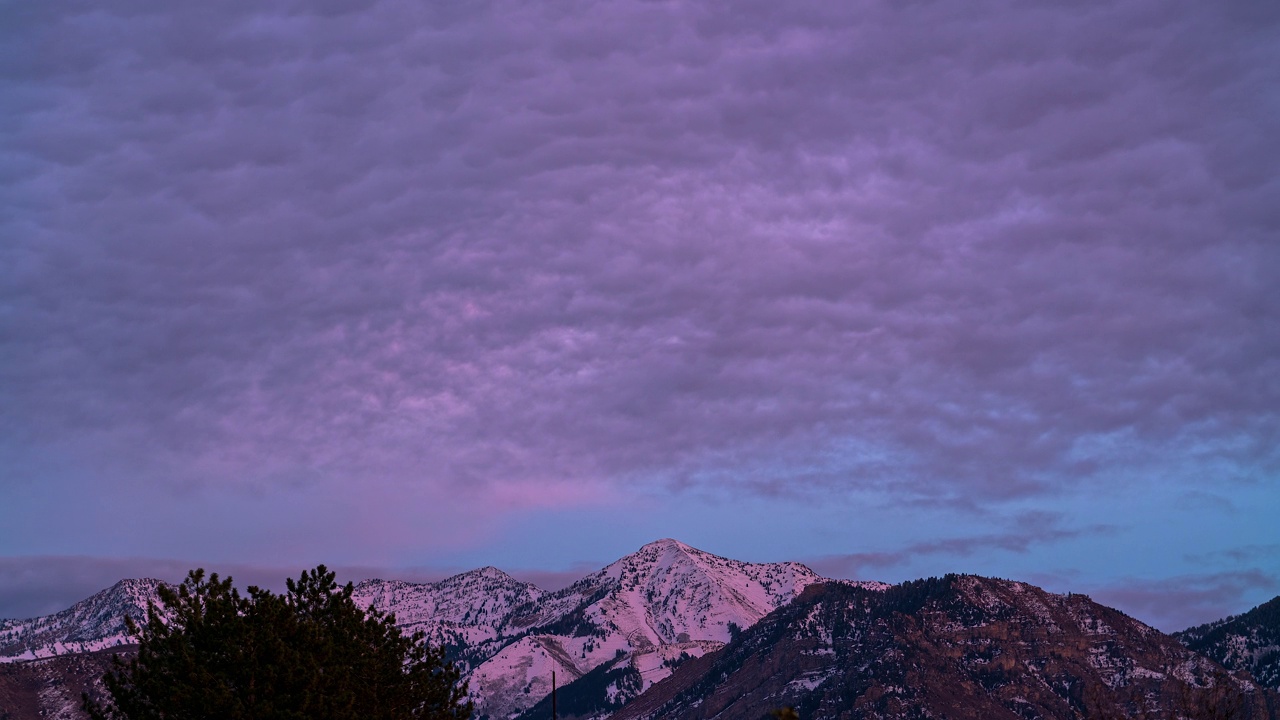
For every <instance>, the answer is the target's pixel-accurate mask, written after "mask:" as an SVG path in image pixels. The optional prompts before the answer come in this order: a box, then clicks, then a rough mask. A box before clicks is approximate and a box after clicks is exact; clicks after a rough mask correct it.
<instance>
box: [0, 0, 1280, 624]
mask: <svg viewBox="0 0 1280 720" xmlns="http://www.w3.org/2000/svg"><path fill="white" fill-rule="evenodd" d="M0 16H3V17H4V21H3V22H2V23H0V617H23V616H29V615H36V614H42V613H47V612H52V611H55V610H59V609H62V608H65V607H67V606H68V605H69V604H71V603H72V602H74V601H76V600H79V599H81V598H83V597H86V596H87V595H89V594H91V593H92V592H94V591H96V590H98V589H101V588H103V587H106V586H108V585H110V584H111V583H112V582H114V581H115V580H116V579H119V578H120V577H124V576H138V575H152V576H158V577H163V578H165V579H172V580H176V579H180V578H181V577H182V575H183V574H184V571H185V570H186V569H187V568H190V567H195V566H201V567H206V568H209V569H211V570H221V571H222V572H223V573H224V574H225V573H227V572H233V574H234V575H235V576H236V577H238V578H251V579H252V578H271V577H279V578H283V577H284V575H286V574H295V575H296V572H297V571H298V570H300V569H302V568H305V567H310V566H312V565H315V564H317V563H326V564H328V565H329V566H331V567H338V568H343V569H344V573H345V574H346V575H347V576H348V577H349V578H350V579H356V580H358V579H360V578H361V577H371V576H381V577H402V578H405V579H431V578H438V577H443V576H445V575H448V574H450V573H452V572H458V571H461V570H466V569H470V568H474V567H479V566H483V565H494V566H497V567H500V568H502V569H504V570H506V571H508V572H510V573H512V574H513V575H515V576H517V577H521V578H525V579H533V580H536V581H538V582H539V583H541V584H543V585H544V586H546V587H556V586H559V585H563V584H565V583H566V582H568V581H569V580H570V579H572V578H574V577H577V576H579V575H582V574H585V573H586V572H589V571H591V570H594V569H597V568H599V567H602V566H603V565H605V564H607V563H609V562H611V561H612V560H614V559H616V558H618V557H620V556H622V555H624V554H626V553H629V552H633V551H635V550H636V549H637V548H639V547H640V546H641V545H643V544H645V543H647V542H649V541H652V540H655V539H658V538H662V537H675V538H678V539H680V540H682V541H684V542H686V543H689V544H691V545H693V546H695V547H699V548H701V549H704V550H707V551H709V552H713V553H716V554H719V555H723V556H727V557H733V558H737V559H742V560H750V561H781V560H798V561H801V562H805V563H807V564H809V565H810V566H811V567H813V568H814V569H815V570H817V571H819V572H821V573H823V574H826V575H828V576H831V577H851V578H861V579H877V580H886V581H892V582H896V581H902V580H907V579H911V578H915V577H924V576H930V575H940V574H943V573H947V572H974V573H980V574H984V575H995V576H1000V577H1010V578H1016V579H1021V580H1027V581H1030V582H1035V583H1037V584H1040V585H1043V586H1044V587H1046V588H1048V589H1050V590H1054V591H1058V592H1066V591H1074V592H1085V593H1089V594H1091V595H1093V596H1094V597H1095V599H1098V600H1099V601H1102V602H1106V603H1108V604H1111V605H1114V606H1116V607H1119V608H1120V609H1122V610H1124V611H1125V612H1128V613H1129V614H1131V615H1133V616H1135V617H1138V618H1139V619H1142V620H1144V621H1146V622H1148V623H1151V624H1153V625H1155V626H1157V627H1160V628H1161V629H1165V630H1176V629H1181V628H1183V627H1186V626H1188V625H1191V624H1193V623H1200V622H1205V621H1208V620H1211V619H1215V618H1218V617H1221V616H1223V615H1226V614H1228V613H1239V612H1242V611H1244V610H1247V609H1248V608H1250V607H1252V606H1253V605H1256V604H1258V603H1260V602H1263V601H1265V600H1267V599H1269V598H1271V597H1273V596H1275V595H1277V594H1280V529H1277V527H1278V526H1277V522H1276V518H1277V517H1280V292H1277V290H1276V289H1277V288H1278V287H1280V5H1277V4H1276V3H1274V2H1268V1H1266V0H1221V1H1220V2H1212V3H1206V2H1199V1H1197V0H1187V1H1180V0H1110V1H1097V2H1078V3H1070V4H1057V5H1055V4H1050V3H1035V2H1006V1H1003V0H976V1H974V2H965V3H955V2H931V1H928V0H919V1H914V2H890V1H888V0H885V1H884V2H874V1H870V0H851V1H850V2H843V3H833V2H828V1H827V0H796V1H794V2H786V3H778V2H773V1H771V0H770V1H755V0H735V1H734V2H719V1H716V0H709V1H707V2H676V1H645V2H637V1H635V0H610V1H609V2H593V1H591V0H572V1H561V0H550V1H548V2H538V3H524V2H485V1H482V0H477V1H475V2H470V1H468V2H456V1H454V0H442V1H440V2H426V3H424V2H416V1H410V0H359V1H354V2H346V1H344V0H323V1H319V2H300V1H295V0H253V1H252V2H248V1H244V2H221V3H212V4H211V3H172V2H166V1H162V0H119V1H117V2H111V3H105V4H104V3H98V2H89V1H87V0H84V1H77V0H66V1H59V2H42V3H31V2H22V1H21V0H0ZM262 582H269V581H267V580H263V581H262Z"/></svg>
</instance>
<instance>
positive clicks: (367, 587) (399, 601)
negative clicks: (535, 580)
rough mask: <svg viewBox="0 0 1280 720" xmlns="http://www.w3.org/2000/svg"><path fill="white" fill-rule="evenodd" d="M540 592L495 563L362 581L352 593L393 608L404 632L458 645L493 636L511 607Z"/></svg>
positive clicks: (360, 601)
mask: <svg viewBox="0 0 1280 720" xmlns="http://www.w3.org/2000/svg"><path fill="white" fill-rule="evenodd" d="M542 595H543V591H542V590H540V589H538V587H537V586H535V585H531V584H529V583H524V582H520V581H519V580H516V579H515V578H513V577H511V576H510V575H508V574H506V573H504V572H502V571H501V570H499V569H497V568H495V567H483V568H480V569H478V570H470V571H467V572H465V573H461V574H459V575H454V576H453V577H450V578H446V579H444V580H441V581H439V582H435V583H409V582H402V581H399V580H365V581H362V582H361V583H359V584H358V585H356V586H355V588H354V591H353V592H352V598H353V599H354V600H355V601H356V605H358V606H360V607H362V608H364V607H369V606H370V605H372V606H374V607H375V608H377V609H378V610H381V611H383V612H389V613H394V614H395V616H396V624H397V625H399V626H400V628H401V629H403V630H404V631H405V632H416V631H419V630H421V631H422V632H424V633H425V634H426V636H427V639H428V641H430V642H432V643H435V644H443V645H452V646H459V647H461V646H474V645H477V644H479V643H484V642H488V641H492V640H494V639H496V638H497V637H498V629H499V628H500V627H502V626H503V625H504V624H505V623H506V621H507V619H508V617H510V615H511V613H512V611H513V610H515V609H516V608H519V607H522V606H525V605H528V604H530V603H534V602H536V601H537V600H538V598H540V597H541V596H542Z"/></svg>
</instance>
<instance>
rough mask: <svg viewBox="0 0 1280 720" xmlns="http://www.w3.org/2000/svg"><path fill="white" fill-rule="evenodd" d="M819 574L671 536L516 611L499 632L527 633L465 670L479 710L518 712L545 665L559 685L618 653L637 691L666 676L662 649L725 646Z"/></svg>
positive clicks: (544, 677) (542, 687)
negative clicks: (636, 675) (638, 679)
mask: <svg viewBox="0 0 1280 720" xmlns="http://www.w3.org/2000/svg"><path fill="white" fill-rule="evenodd" d="M822 580H823V578H822V577H821V576H819V575H818V574H816V573H814V572H813V571H812V570H810V569H809V568H807V567H805V566H804V565H801V564H799V563H792V562H787V563H746V562H741V561H738V560H730V559H727V558H722V557H719V556H717V555H712V554H711V553H707V552H703V551H701V550H698V549H696V548H693V547H690V546H688V545H685V544H684V543H682V542H679V541H677V540H671V539H664V540H659V541H657V542H653V543H650V544H648V545H645V546H644V547H642V548H640V550H639V551H637V552H636V553H634V554H632V555H628V556H626V557H623V558H621V559H619V560H618V561H616V562H614V563H612V564H610V565H608V566H607V567H605V568H603V569H601V570H600V571H598V572H596V573H593V574H591V575H588V576H587V577H585V578H583V579H582V580H580V581H578V582H577V583H575V584H574V585H572V586H570V587H568V588H565V589H564V590H561V591H559V592H556V593H551V594H549V595H548V596H545V597H544V598H543V600H542V601H541V602H539V603H537V604H536V606H534V607H531V608H529V611H528V612H527V613H526V614H524V615H521V614H520V613H519V612H517V614H516V615H515V616H513V618H512V621H511V623H510V625H509V627H508V628H506V629H507V630H508V631H510V630H517V629H521V628H523V629H524V632H525V633H526V635H525V636H524V637H521V638H519V639H518V640H517V641H516V642H514V643H513V644H511V645H508V646H507V647H505V648H503V650H502V651H500V652H498V653H497V654H495V655H494V656H493V657H491V658H489V659H488V660H486V661H485V662H483V663H482V664H480V665H479V666H478V667H476V668H475V669H474V670H473V671H472V673H471V674H470V677H469V681H470V683H471V689H472V693H473V695H475V696H476V699H477V713H478V714H480V715H489V716H492V717H509V716H512V715H515V714H518V713H519V711H521V710H524V709H525V708H527V707H529V706H531V705H532V704H533V703H534V702H536V701H537V700H539V699H541V697H542V696H544V695H546V694H547V693H548V692H550V689H551V687H550V680H551V677H550V675H551V671H552V670H555V671H556V672H557V674H558V677H559V678H560V679H561V682H562V683H563V682H565V681H566V680H572V679H576V678H578V677H580V676H582V675H584V674H585V673H587V672H589V671H590V670H591V669H593V668H595V667H596V666H598V665H600V664H601V663H604V662H606V661H611V660H614V659H616V658H617V657H618V654H619V653H622V654H625V655H630V656H631V658H632V662H633V664H634V665H635V666H636V667H637V668H638V669H641V670H642V677H643V681H644V682H643V686H642V687H641V688H640V690H641V691H643V689H645V688H647V687H648V686H649V685H651V684H652V683H654V682H657V681H658V680H661V679H662V678H664V677H666V676H667V675H669V674H670V672H671V669H670V667H669V666H668V665H664V664H663V663H662V660H663V659H667V655H668V654H669V653H667V652H664V649H666V648H670V647H671V646H673V645H678V646H681V648H682V651H683V652H688V653H689V654H690V655H692V656H697V655H701V654H703V653H704V652H706V650H707V648H714V647H716V646H718V644H720V643H724V642H727V641H728V640H729V638H730V636H731V634H732V631H731V630H730V628H731V627H733V626H736V627H738V628H746V627H749V626H751V625H752V624H754V623H755V622H756V621H757V620H759V619H760V618H762V617H764V616H765V615H766V614H768V613H769V612H771V611H772V610H774V609H775V608H777V607H779V606H781V605H784V604H786V603H788V602H790V601H791V600H792V599H793V598H794V597H795V596H796V595H798V594H799V593H800V592H801V591H803V590H804V588H805V587H807V586H808V585H810V584H812V583H815V582H822ZM699 641H701V642H699ZM708 641H710V643H711V644H708ZM675 654H676V655H679V653H678V652H677V653H675Z"/></svg>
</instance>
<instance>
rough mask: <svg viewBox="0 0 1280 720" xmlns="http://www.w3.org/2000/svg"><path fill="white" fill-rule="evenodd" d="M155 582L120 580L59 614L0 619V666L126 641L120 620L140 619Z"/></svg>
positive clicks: (154, 600)
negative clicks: (0, 664) (22, 618)
mask: <svg viewBox="0 0 1280 720" xmlns="http://www.w3.org/2000/svg"><path fill="white" fill-rule="evenodd" d="M161 584H162V583H161V582H160V581H159V580H153V579H150V578H144V579H141V580H121V581H120V582H118V583H116V584H115V585H112V586H111V587H109V588H107V589H106V590H103V591H101V592H99V593H97V594H95V595H93V596H92V597H89V598H87V599H85V600H81V601H80V602H78V603H76V604H75V605H72V606H71V607H70V608H67V609H66V610H63V611H62V612H60V613H55V614H53V615H46V616H44V617H38V618H30V619H26V620H0V662H13V661H15V660H31V659H34V658H43V657H52V656H54V655H66V654H68V653H81V652H92V651H94V650H102V649H104V648H109V647H115V646H117V645H125V644H128V643H129V642H130V638H129V635H128V630H127V628H126V627H125V621H124V619H125V617H126V616H127V617H131V618H133V619H134V620H137V621H143V620H145V619H146V616H147V603H149V602H150V603H158V602H159V597H158V595H157V594H156V589H157V588H158V587H159V586H160V585H161Z"/></svg>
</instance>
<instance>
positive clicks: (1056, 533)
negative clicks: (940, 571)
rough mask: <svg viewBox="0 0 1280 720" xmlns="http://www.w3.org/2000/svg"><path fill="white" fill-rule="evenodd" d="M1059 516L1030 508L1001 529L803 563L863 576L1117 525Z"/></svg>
mask: <svg viewBox="0 0 1280 720" xmlns="http://www.w3.org/2000/svg"><path fill="white" fill-rule="evenodd" d="M1062 520H1063V517H1062V516H1061V515H1060V514H1055V513H1049V512H1043V511H1033V512H1028V513H1024V514H1022V515H1019V516H1017V517H1015V518H1014V519H1013V520H1012V521H1011V522H1009V523H1008V525H1010V527H1009V528H1008V529H1007V530H1004V531H1001V532H993V533H984V534H979V535H966V536H961V537H943V538H938V539H931V540H926V541H922V542H916V543H912V544H909V545H907V546H905V547H903V548H901V549H898V550H891V551H880V552H858V553H848V554H844V555H828V556H824V557H819V558H815V559H812V560H808V561H806V564H808V565H809V566H810V567H812V568H813V569H814V570H815V571H817V572H818V573H819V574H822V575H826V576H828V577H845V578H864V577H865V575H866V572H867V571H869V570H871V569H886V568H902V567H905V566H907V565H909V564H910V563H911V562H912V561H913V560H916V559H918V558H920V557H929V556H942V557H972V556H974V555H979V554H986V553H990V552H993V551H994V552H1001V553H1017V554H1026V553H1027V552H1029V551H1030V550H1031V549H1032V548H1033V547H1035V546H1038V545H1051V544H1054V543H1058V542H1061V541H1064V540H1071V539H1074V538H1079V537H1089V536H1097V535H1100V534H1109V533H1113V532H1115V531H1116V529H1117V528H1115V527H1113V526H1110V525H1091V526H1089V527H1084V528H1066V527H1063V526H1062Z"/></svg>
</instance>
